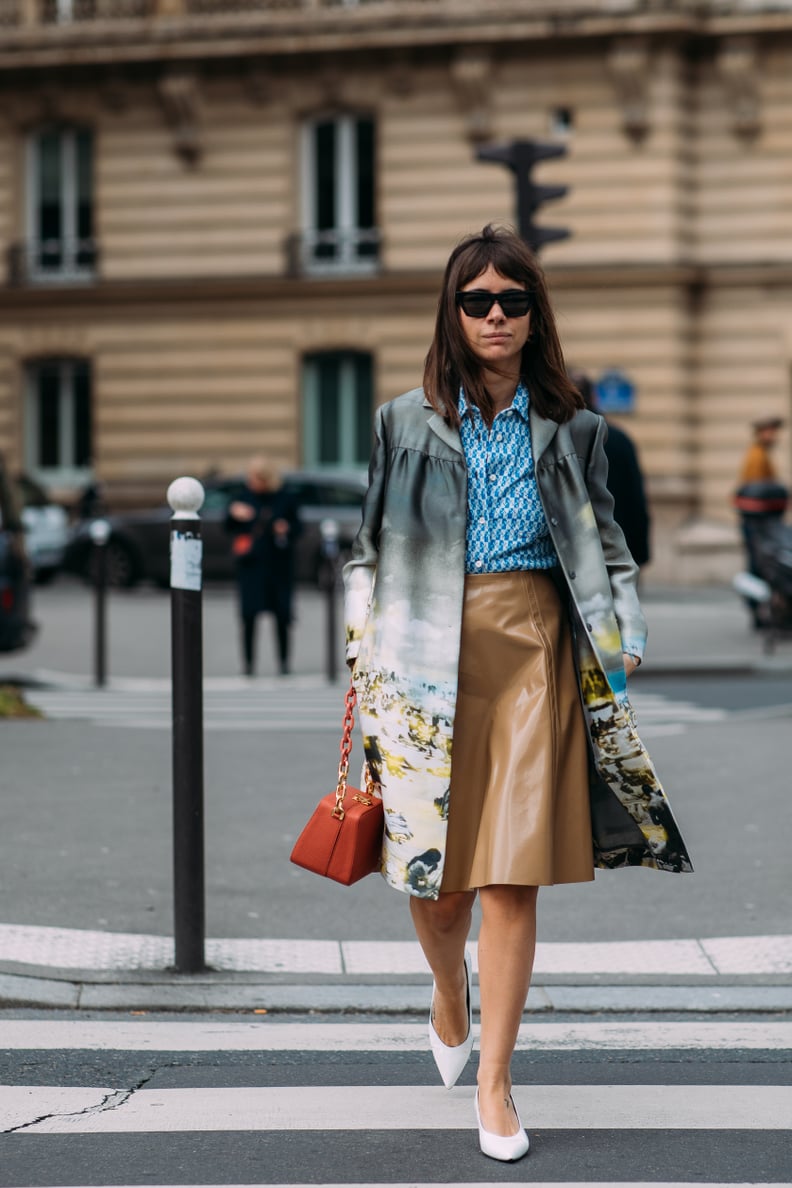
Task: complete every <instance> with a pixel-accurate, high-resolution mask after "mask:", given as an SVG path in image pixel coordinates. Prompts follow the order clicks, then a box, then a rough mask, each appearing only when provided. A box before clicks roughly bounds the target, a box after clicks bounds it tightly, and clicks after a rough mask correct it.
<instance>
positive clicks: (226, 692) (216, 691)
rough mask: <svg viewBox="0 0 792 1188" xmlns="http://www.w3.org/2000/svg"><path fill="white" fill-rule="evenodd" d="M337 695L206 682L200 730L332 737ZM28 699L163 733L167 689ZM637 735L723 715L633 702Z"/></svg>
mask: <svg viewBox="0 0 792 1188" xmlns="http://www.w3.org/2000/svg"><path fill="white" fill-rule="evenodd" d="M341 698H342V694H341V689H340V687H339V686H333V685H328V684H325V683H319V682H318V678H317V677H306V678H302V679H300V678H296V679H294V678H289V679H288V680H287V681H285V682H284V683H282V684H277V683H276V682H275V681H273V680H272V679H263V680H261V681H251V682H250V684H249V685H245V683H244V681H243V680H242V679H241V678H234V677H229V678H220V679H215V680H209V679H207V680H206V681H205V683H204V726H205V728H206V729H207V730H262V731H271V730H279V731H284V730H286V731H288V730H294V731H303V730H334V729H337V728H338V726H339V723H340V718H341V714H340V707H341ZM29 700H30V701H31V702H32V703H33V704H34V705H37V706H38V707H39V709H41V710H42V711H43V712H44V713H45V714H46V715H47V717H49V718H53V719H61V720H66V721H68V720H75V719H76V720H88V721H90V722H93V723H94V724H95V725H98V726H114V727H124V728H128V729H153V730H169V729H170V724H171V701H170V686H169V684H168V682H167V681H144V680H141V681H133V680H128V681H118V682H115V683H114V684H113V685H111V687H110V688H107V689H93V688H91V687H90V686H89V687H85V685H84V684H81V685H78V686H73V687H70V688H69V687H61V688H56V689H41V690H31V691H30V693H29ZM632 703H633V708H634V709H635V712H636V715H637V718H638V723H639V729H640V730H641V733H642V735H643V734H645V735H646V737H647V738H651V737H662V736H667V735H675V734H681V733H684V731H685V730H687V728H688V726H691V725H704V724H706V723H708V722H722V721H724V720H725V719H726V718H728V717H729V712H728V711H727V710H724V709H720V708H718V707H714V708H713V707H709V706H701V705H697V704H696V703H695V702H692V701H687V700H683V699H675V698H672V697H666V696H664V695H663V694H657V693H641V692H637V693H634V694H633V695H632Z"/></svg>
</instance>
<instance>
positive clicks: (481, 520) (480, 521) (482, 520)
mask: <svg viewBox="0 0 792 1188" xmlns="http://www.w3.org/2000/svg"><path fill="white" fill-rule="evenodd" d="M486 522H487V521H486V520H485V519H484V517H483V516H482V517H481V519H480V520H479V524H486Z"/></svg>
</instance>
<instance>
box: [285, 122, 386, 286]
mask: <svg viewBox="0 0 792 1188" xmlns="http://www.w3.org/2000/svg"><path fill="white" fill-rule="evenodd" d="M375 149H376V146H375V125H374V120H373V119H372V118H371V117H370V116H336V117H335V118H327V119H317V120H310V121H309V122H308V123H306V124H305V125H304V128H303V154H302V155H303V162H302V164H303V169H302V173H303V186H302V195H303V211H302V223H303V227H302V234H301V236H300V247H301V253H300V256H301V258H300V265H301V269H302V271H305V272H311V273H339V272H374V271H376V269H377V267H378V259H379V231H378V230H377V225H376V203H375V183H376V168H375Z"/></svg>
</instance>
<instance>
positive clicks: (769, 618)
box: [732, 481, 792, 653]
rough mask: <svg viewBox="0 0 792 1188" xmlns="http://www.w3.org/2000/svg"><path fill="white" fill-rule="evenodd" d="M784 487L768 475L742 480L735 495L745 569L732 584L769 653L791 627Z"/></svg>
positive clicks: (789, 530)
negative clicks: (759, 479)
mask: <svg viewBox="0 0 792 1188" xmlns="http://www.w3.org/2000/svg"><path fill="white" fill-rule="evenodd" d="M788 502H789V492H788V491H787V489H786V487H784V486H782V485H781V484H780V483H777V482H772V481H763V482H754V483H746V484H745V485H744V486H742V487H740V489H739V490H738V491H737V493H736V495H735V497H734V505H735V507H736V508H737V511H738V512H739V515H740V522H741V527H742V534H743V540H744V541H745V548H746V553H747V556H748V565H749V569H748V571H747V572H743V573H738V574H737V576H736V577H735V578H734V581H733V583H732V585H733V586H734V589H735V590H736V591H737V593H738V594H741V595H742V597H743V598H744V599H745V600H746V602H747V603H748V605H749V607H750V609H751V613H752V616H753V622H754V626H755V627H756V629H757V630H759V631H762V632H763V637H764V650H765V652H767V653H772V652H773V651H774V650H775V645H776V643H777V641H778V639H779V638H780V637H781V636H782V635H787V634H790V633H792V524H786V523H785V522H784V513H785V511H786V509H787V504H788Z"/></svg>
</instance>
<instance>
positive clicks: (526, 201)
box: [476, 140, 572, 253]
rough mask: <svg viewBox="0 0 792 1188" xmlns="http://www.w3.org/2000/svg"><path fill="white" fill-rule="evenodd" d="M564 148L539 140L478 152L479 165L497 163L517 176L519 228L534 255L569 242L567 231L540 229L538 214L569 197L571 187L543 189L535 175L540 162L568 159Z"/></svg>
mask: <svg viewBox="0 0 792 1188" xmlns="http://www.w3.org/2000/svg"><path fill="white" fill-rule="evenodd" d="M566 154H567V146H566V145H565V144H550V143H548V142H544V141H540V140H510V141H508V142H507V143H506V144H485V145H482V146H481V148H479V149H478V150H477V152H476V157H477V159H478V160H479V161H494V162H495V163H496V164H498V165H505V166H506V168H507V169H510V170H511V171H512V173H513V174H514V177H515V181H516V187H517V195H516V197H517V226H518V228H519V231H520V235H521V237H522V238H523V239H524V240H525V242H526V243H527V244H528V246H529V247H530V248H531V250H532V251H533V252H537V253H538V252H539V251H540V250H541V248H543V247H544V246H545V244H547V243H555V242H556V241H557V240H559V239H568V238H569V236H570V235H571V234H572V232H571V231H570V230H569V228H568V227H538V226H537V225H536V223H535V222H534V217H535V215H536V212H537V211H538V210H539V208H540V207H541V206H543V205H544V204H545V203H546V202H553V201H555V199H557V198H563V197H564V196H565V195H566V194H568V193H569V186H541V185H539V184H538V183H537V182H535V181H534V179H533V177H532V176H531V175H532V171H533V169H534V167H535V166H536V165H538V164H539V163H540V162H541V161H549V160H551V159H553V158H556V157H565V156H566Z"/></svg>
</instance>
